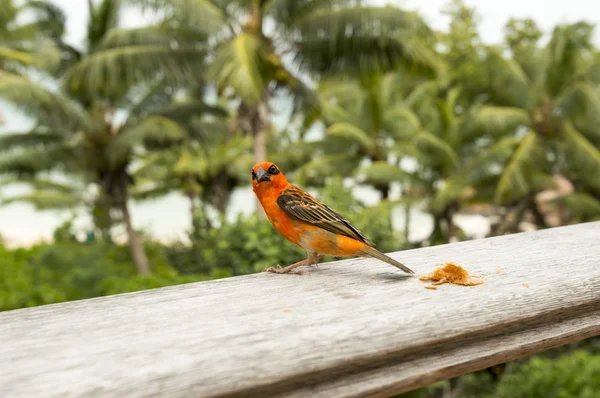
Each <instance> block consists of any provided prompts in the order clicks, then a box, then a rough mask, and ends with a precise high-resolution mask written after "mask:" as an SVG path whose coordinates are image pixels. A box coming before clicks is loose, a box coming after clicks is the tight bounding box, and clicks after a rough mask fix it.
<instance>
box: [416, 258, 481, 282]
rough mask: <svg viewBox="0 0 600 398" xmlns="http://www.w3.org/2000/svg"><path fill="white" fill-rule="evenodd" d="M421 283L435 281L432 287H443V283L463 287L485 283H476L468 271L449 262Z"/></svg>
mask: <svg viewBox="0 0 600 398" xmlns="http://www.w3.org/2000/svg"><path fill="white" fill-rule="evenodd" d="M419 280H421V281H433V282H434V283H433V284H432V286H435V285H441V284H442V283H451V284H454V285H462V286H475V285H480V284H482V283H483V281H474V280H472V279H471V275H469V273H468V272H467V270H466V269H464V268H463V267H461V266H460V265H456V264H455V263H452V262H448V263H446V264H444V265H443V266H441V267H438V268H437V269H435V270H434V271H432V272H430V273H429V274H427V275H423V276H422V277H420V278H419Z"/></svg>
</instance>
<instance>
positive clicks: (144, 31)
mask: <svg viewBox="0 0 600 398" xmlns="http://www.w3.org/2000/svg"><path fill="white" fill-rule="evenodd" d="M207 39H208V35H207V34H206V33H204V32H202V31H198V30H188V29H181V28H174V27H171V26H169V25H166V24H157V25H150V26H143V27H140V28H131V29H123V28H115V29H111V30H110V31H109V32H108V33H107V34H106V35H105V36H104V37H103V38H102V41H101V42H100V44H99V46H98V50H99V51H101V50H108V49H111V48H119V47H139V46H165V47H168V48H173V49H176V48H180V47H192V46H193V47H196V48H198V49H199V50H200V49H202V47H206V45H207V44H208V43H207V42H206V40H207Z"/></svg>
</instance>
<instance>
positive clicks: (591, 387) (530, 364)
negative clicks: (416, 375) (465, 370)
mask: <svg viewBox="0 0 600 398" xmlns="http://www.w3.org/2000/svg"><path fill="white" fill-rule="evenodd" d="M581 343H582V344H579V345H578V346H584V347H585V348H586V350H582V349H575V350H570V349H569V348H568V347H561V348H559V349H557V350H553V351H549V352H546V353H543V354H539V355H536V356H532V357H530V358H528V359H526V360H524V361H521V362H516V363H515V364H514V366H513V368H512V370H511V371H510V372H508V373H505V374H504V375H502V376H501V377H500V378H499V380H494V379H493V378H492V376H491V375H490V374H489V373H488V372H485V371H481V372H475V373H470V374H467V375H464V376H461V377H460V378H459V379H458V380H457V382H456V383H455V385H456V386H455V390H460V391H461V393H460V394H458V395H456V393H455V395H453V396H457V397H460V398H597V397H600V354H599V353H597V352H596V351H595V349H594V347H595V346H596V345H597V343H598V339H594V338H592V339H588V340H587V341H584V342H581ZM556 352H560V353H561V354H560V355H558V356H556V355H555V354H556ZM447 383H449V382H448V381H446V382H441V383H436V384H433V385H431V386H427V387H425V388H421V389H418V390H414V391H410V392H407V393H405V394H400V395H398V396H397V398H429V397H438V396H441V395H440V392H441V391H443V389H444V388H445V386H446V384H447Z"/></svg>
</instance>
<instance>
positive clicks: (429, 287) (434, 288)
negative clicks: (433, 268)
mask: <svg viewBox="0 0 600 398" xmlns="http://www.w3.org/2000/svg"><path fill="white" fill-rule="evenodd" d="M425 289H429V290H437V287H436V286H433V285H427V286H425Z"/></svg>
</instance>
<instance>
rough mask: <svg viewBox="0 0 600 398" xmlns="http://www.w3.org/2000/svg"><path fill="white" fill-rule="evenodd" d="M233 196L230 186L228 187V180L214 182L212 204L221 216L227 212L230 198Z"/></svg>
mask: <svg viewBox="0 0 600 398" xmlns="http://www.w3.org/2000/svg"><path fill="white" fill-rule="evenodd" d="M230 195H231V192H230V189H229V186H228V185H227V178H226V177H225V176H223V178H219V179H217V180H215V181H214V182H213V185H212V204H213V206H214V207H215V208H216V209H217V210H218V211H219V214H221V215H225V212H226V211H227V203H229V196H230Z"/></svg>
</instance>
